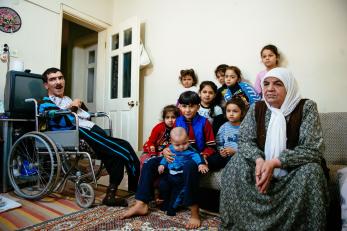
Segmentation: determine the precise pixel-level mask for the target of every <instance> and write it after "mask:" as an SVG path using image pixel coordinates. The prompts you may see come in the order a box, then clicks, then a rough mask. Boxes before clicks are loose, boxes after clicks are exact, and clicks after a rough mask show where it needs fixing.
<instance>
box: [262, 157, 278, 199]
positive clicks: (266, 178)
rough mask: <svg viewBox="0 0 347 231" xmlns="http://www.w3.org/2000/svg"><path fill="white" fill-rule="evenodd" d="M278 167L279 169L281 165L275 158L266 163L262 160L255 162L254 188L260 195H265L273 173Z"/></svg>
mask: <svg viewBox="0 0 347 231" xmlns="http://www.w3.org/2000/svg"><path fill="white" fill-rule="evenodd" d="M259 159H261V160H259ZM258 160H259V161H258ZM258 162H259V163H258ZM260 166H261V167H260ZM278 167H281V163H280V161H279V160H278V159H277V158H275V159H272V160H266V161H264V160H263V159H262V158H258V159H257V160H256V186H257V188H258V190H259V192H260V193H266V191H267V188H268V187H269V185H270V182H271V179H272V175H273V171H274V169H275V168H278Z"/></svg>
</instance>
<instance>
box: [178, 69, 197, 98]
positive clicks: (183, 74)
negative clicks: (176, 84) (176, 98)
mask: <svg viewBox="0 0 347 231" xmlns="http://www.w3.org/2000/svg"><path fill="white" fill-rule="evenodd" d="M179 80H180V83H181V85H182V88H181V89H180V91H179V94H181V93H183V92H185V91H194V92H197V91H198V88H197V87H196V85H197V84H198V77H197V76H196V74H195V72H194V70H193V69H187V70H181V71H180V77H179Z"/></svg>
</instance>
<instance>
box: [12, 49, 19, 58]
mask: <svg viewBox="0 0 347 231" xmlns="http://www.w3.org/2000/svg"><path fill="white" fill-rule="evenodd" d="M10 52H11V57H13V58H19V52H18V50H17V49H12V50H10Z"/></svg>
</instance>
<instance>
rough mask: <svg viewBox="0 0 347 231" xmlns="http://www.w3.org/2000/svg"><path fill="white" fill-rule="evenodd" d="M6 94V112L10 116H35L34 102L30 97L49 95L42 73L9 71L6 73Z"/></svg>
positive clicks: (39, 97)
mask: <svg viewBox="0 0 347 231" xmlns="http://www.w3.org/2000/svg"><path fill="white" fill-rule="evenodd" d="M4 93H5V95H4V109H5V113H6V115H7V116H8V117H10V118H28V119H29V118H34V115H35V111H34V108H35V106H34V103H32V102H29V103H26V102H25V101H24V100H25V99H28V98H34V99H37V100H38V99H41V98H42V97H44V96H46V95H47V91H46V89H45V88H44V86H43V80H42V77H41V75H38V74H32V73H26V72H19V71H9V72H7V75H6V85H5V92H4Z"/></svg>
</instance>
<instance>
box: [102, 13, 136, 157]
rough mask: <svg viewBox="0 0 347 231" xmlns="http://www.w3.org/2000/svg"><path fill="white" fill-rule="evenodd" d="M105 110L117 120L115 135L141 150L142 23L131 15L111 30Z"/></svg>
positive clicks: (114, 123) (114, 129)
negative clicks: (139, 122) (140, 73)
mask: <svg viewBox="0 0 347 231" xmlns="http://www.w3.org/2000/svg"><path fill="white" fill-rule="evenodd" d="M106 47H107V50H108V55H107V59H108V60H107V63H108V65H107V66H108V68H107V70H108V74H107V80H106V85H105V86H106V87H105V88H106V89H105V93H106V95H105V99H106V100H105V111H107V112H109V113H110V115H111V118H112V122H113V136H115V137H118V138H122V139H125V140H127V141H129V142H130V144H131V145H132V146H133V148H134V149H135V151H137V150H138V116H139V82H140V81H139V71H140V64H139V60H140V53H139V51H140V24H139V22H138V19H137V18H131V19H128V20H126V21H124V22H122V23H120V24H119V25H118V26H114V27H112V28H111V29H110V30H109V37H108V41H107V46H106Z"/></svg>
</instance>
